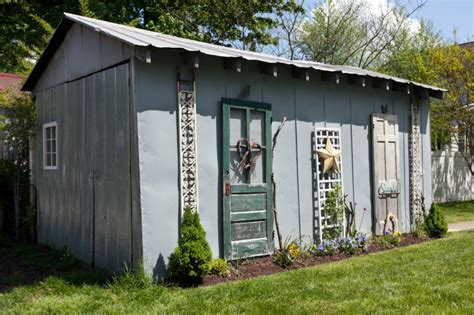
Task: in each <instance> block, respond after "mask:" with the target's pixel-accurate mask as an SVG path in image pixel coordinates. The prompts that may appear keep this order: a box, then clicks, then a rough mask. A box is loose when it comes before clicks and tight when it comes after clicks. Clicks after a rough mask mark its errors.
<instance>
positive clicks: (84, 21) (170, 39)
mask: <svg viewBox="0 0 474 315" xmlns="http://www.w3.org/2000/svg"><path fill="white" fill-rule="evenodd" d="M73 22H76V23H79V24H81V25H84V26H86V27H89V28H91V29H93V30H95V31H97V32H100V33H102V34H104V35H106V36H110V37H113V38H115V39H117V40H119V41H121V42H125V43H127V44H129V45H132V46H141V47H156V48H166V49H181V50H185V51H190V52H200V53H202V54H205V55H210V56H216V57H222V58H242V59H244V60H251V61H260V62H264V63H270V64H284V65H290V66H294V67H298V68H306V69H315V70H318V71H322V72H333V73H343V74H347V75H356V76H367V77H371V78H378V79H385V80H390V81H393V82H396V83H400V84H408V85H413V86H415V87H420V88H423V89H426V90H428V91H434V92H438V93H436V94H435V95H440V94H442V93H439V92H446V91H447V90H445V89H441V88H438V87H434V86H430V85H425V84H421V83H417V82H413V81H409V80H405V79H401V78H397V77H392V76H389V75H385V74H381V73H377V72H374V71H370V70H365V69H359V68H355V67H350V66H336V65H329V64H323V63H319V62H312V61H302V60H289V59H286V58H281V57H277V56H273V55H268V54H262V53H256V52H251V51H246V50H240V49H235V48H229V47H223V46H218V45H212V44H208V43H203V42H199V41H195V40H190V39H184V38H180V37H175V36H170V35H165V34H161V33H157V32H152V31H147V30H143V29H139V28H135V27H131V26H126V25H121V24H116V23H111V22H106V21H101V20H97V19H92V18H87V17H83V16H80V15H75V14H70V13H65V14H64V17H63V19H62V20H61V23H60V24H59V26H58V28H57V30H56V32H55V33H54V35H53V37H52V38H51V40H50V42H49V43H48V46H47V47H46V49H45V51H44V52H43V54H42V56H41V58H40V59H39V60H38V63H37V64H36V66H35V68H34V69H33V71H32V72H31V74H30V76H29V77H28V79H27V80H26V82H25V84H24V86H23V88H22V89H23V90H28V91H31V90H32V89H33V87H34V86H35V84H36V82H37V81H38V80H39V77H40V76H41V74H42V72H43V71H44V70H45V68H46V66H47V65H48V63H49V60H50V59H51V58H52V57H53V55H54V53H55V51H56V49H58V48H59V46H60V45H61V42H62V41H63V39H64V36H65V35H66V33H67V31H68V30H69V28H70V27H71V25H72V23H73Z"/></svg>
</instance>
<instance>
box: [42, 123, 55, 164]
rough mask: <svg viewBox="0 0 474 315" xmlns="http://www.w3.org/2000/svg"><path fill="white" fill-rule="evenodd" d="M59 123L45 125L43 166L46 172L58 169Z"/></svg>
mask: <svg viewBox="0 0 474 315" xmlns="http://www.w3.org/2000/svg"><path fill="white" fill-rule="evenodd" d="M57 140H58V123H57V122H55V121H53V122H49V123H46V124H43V166H44V169H45V170H57V169H58V141H57Z"/></svg>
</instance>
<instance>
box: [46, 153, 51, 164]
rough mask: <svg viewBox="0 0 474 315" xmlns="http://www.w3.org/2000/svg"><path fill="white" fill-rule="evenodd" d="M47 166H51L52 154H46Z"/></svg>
mask: <svg viewBox="0 0 474 315" xmlns="http://www.w3.org/2000/svg"><path fill="white" fill-rule="evenodd" d="M46 166H51V154H48V153H47V154H46Z"/></svg>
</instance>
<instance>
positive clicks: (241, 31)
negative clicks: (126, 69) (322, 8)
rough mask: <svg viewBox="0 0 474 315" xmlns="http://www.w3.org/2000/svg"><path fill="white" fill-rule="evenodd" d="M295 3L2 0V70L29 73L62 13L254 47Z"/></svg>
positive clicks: (264, 42)
mask: <svg viewBox="0 0 474 315" xmlns="http://www.w3.org/2000/svg"><path fill="white" fill-rule="evenodd" d="M295 6H296V7H297V6H298V5H297V4H296V2H295V1H294V0H267V1H257V0H244V1H238V0H227V1H221V0H219V1H217V0H129V1H126V0H117V1H101V0H66V1H58V0H53V1H38V0H36V1H35V0H24V1H2V2H1V3H0V18H1V20H2V25H1V26H0V27H1V35H0V71H2V72H13V73H22V74H26V73H28V72H29V70H30V69H31V67H32V64H33V63H34V62H35V60H36V59H37V58H38V56H39V54H40V53H41V51H42V50H43V49H44V47H45V45H46V43H47V41H48V40H49V38H50V36H51V34H52V31H53V30H54V27H56V25H57V24H58V23H59V21H60V18H61V16H62V14H63V12H71V13H77V14H82V15H85V16H89V17H94V18H99V19H103V20H107V21H111V22H116V23H121V24H128V25H131V26H136V27H140V28H145V29H149V30H153V31H158V32H162V33H166V34H170V35H175V36H180V37H185V38H191V39H197V40H201V41H205V42H209V43H214V44H219V45H229V46H234V47H238V48H242V49H246V50H256V49H258V48H259V46H261V45H268V44H272V43H275V40H276V39H275V38H274V36H272V34H271V30H272V29H273V28H275V27H276V26H277V24H278V19H277V16H278V14H282V13H283V12H286V11H288V10H290V8H292V9H294V7H295Z"/></svg>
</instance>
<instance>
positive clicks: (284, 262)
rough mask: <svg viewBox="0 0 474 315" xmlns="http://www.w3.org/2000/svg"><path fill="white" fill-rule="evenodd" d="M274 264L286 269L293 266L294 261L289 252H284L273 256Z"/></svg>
mask: <svg viewBox="0 0 474 315" xmlns="http://www.w3.org/2000/svg"><path fill="white" fill-rule="evenodd" d="M273 262H274V263H275V264H277V265H278V266H280V267H282V268H286V267H289V266H291V265H292V264H293V259H292V258H291V256H290V253H289V252H287V251H285V250H282V251H278V252H276V253H275V256H273Z"/></svg>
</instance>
